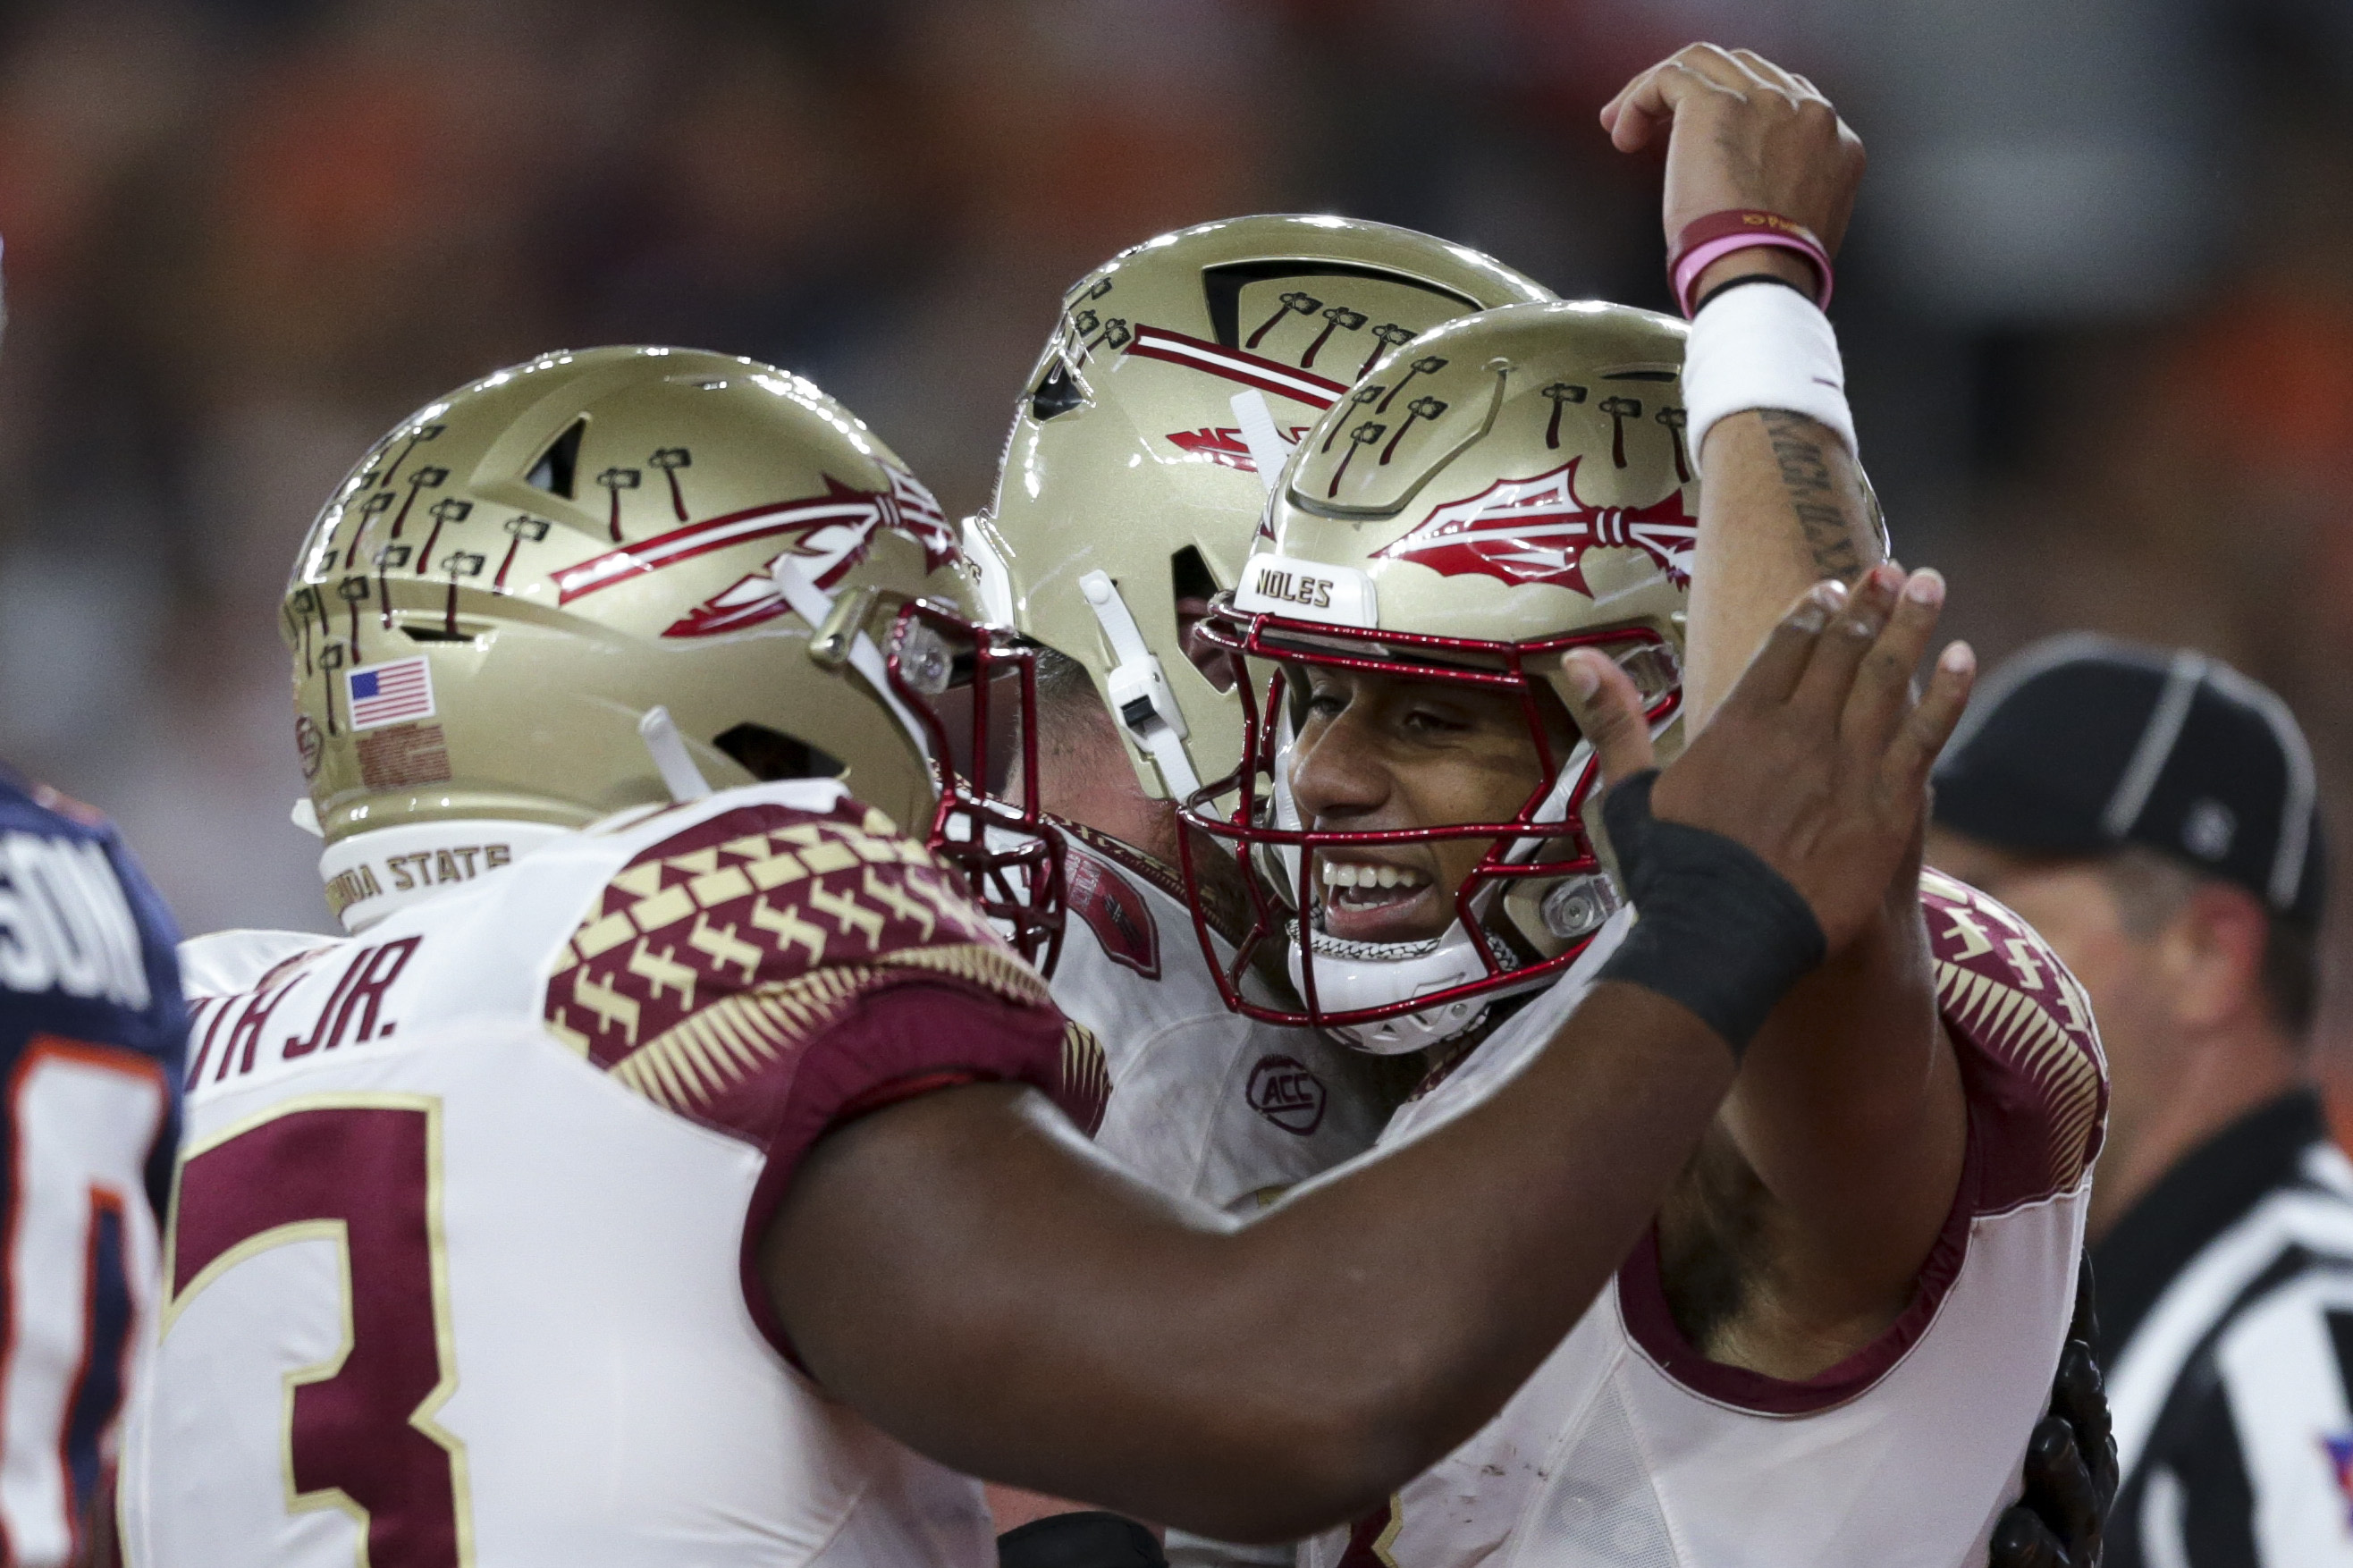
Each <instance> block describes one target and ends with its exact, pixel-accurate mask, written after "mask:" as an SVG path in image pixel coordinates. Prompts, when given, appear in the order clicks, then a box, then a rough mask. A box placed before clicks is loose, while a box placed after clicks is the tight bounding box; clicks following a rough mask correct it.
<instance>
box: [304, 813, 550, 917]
mask: <svg viewBox="0 0 2353 1568" xmlns="http://www.w3.org/2000/svg"><path fill="white" fill-rule="evenodd" d="M568 831H570V830H569V829H567V828H562V827H557V826H554V825H553V824H551V823H545V822H506V821H498V820H491V819H484V820H479V821H474V820H466V819H459V820H457V821H453V822H411V823H404V824H402V825H401V826H398V827H379V828H377V829H375V831H374V832H371V833H355V834H353V835H352V836H351V837H349V838H345V839H341V840H339V841H337V842H335V843H333V844H330V845H328V846H327V848H326V852H325V853H324V854H322V855H321V856H320V857H319V876H320V878H321V879H322V880H323V881H324V882H325V883H326V884H327V901H328V902H329V903H330V904H332V905H333V906H335V914H336V918H337V919H339V920H341V921H343V929H344V930H345V931H349V932H351V933H352V934H353V935H354V936H356V935H358V934H359V933H360V932H361V931H365V930H367V928H368V927H370V926H372V925H374V924H375V922H376V921H380V920H382V919H384V917H385V916H386V915H388V914H391V913H392V912H393V911H394V910H402V909H406V908H407V907H408V906H409V905H411V904H415V903H421V902H423V901H424V900H427V899H429V898H431V897H433V896H434V895H435V894H437V893H440V892H445V891H447V890H448V889H451V888H454V887H458V886H460V885H462V884H465V883H470V882H471V881H473V880H474V879H476V878H478V877H486V876H489V875H490V874H491V872H493V871H497V870H501V869H503V868H506V867H508V866H512V865H513V864H514V863H515V862H516V861H518V860H520V859H522V858H523V857H524V856H526V855H528V854H530V853H531V852H532V851H533V850H534V849H537V848H539V847H541V846H543V845H544V844H547V843H548V842H550V841H551V840H554V839H557V838H561V837H564V836H565V834H566V833H567V832H568Z"/></svg>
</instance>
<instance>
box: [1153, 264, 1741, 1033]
mask: <svg viewBox="0 0 2353 1568" xmlns="http://www.w3.org/2000/svg"><path fill="white" fill-rule="evenodd" d="M1683 333H1684V327H1683V323H1682V322H1680V321H1673V320H1672V319H1670V318H1667V317H1664V316H1657V315H1653V314H1651V312H1649V311H1646V310H1630V309H1627V308H1625V307H1622V306H1617V305H1606V304H1599V303H1568V302H1554V303H1550V304H1532V305H1514V306H1508V307H1505V308H1503V309H1500V310H1489V311H1486V312H1483V313H1482V314H1480V315H1475V316H1469V317H1465V318H1462V319H1461V320H1458V321H1450V322H1447V323H1446V324H1445V325H1443V326H1440V327H1438V328H1436V329H1434V330H1432V331H1429V332H1427V333H1425V334H1423V335H1422V336H1420V337H1419V338H1417V339H1415V340H1414V341H1413V342H1410V343H1408V344H1405V345H1403V346H1401V347H1399V348H1398V349H1397V350H1396V351H1395V352H1394V353H1390V354H1388V356H1387V357H1385V358H1384V359H1382V360H1381V361H1380V362H1379V363H1377V364H1375V365H1374V366H1373V367H1372V369H1371V370H1370V371H1369V372H1368V373H1367V374H1366V375H1365V376H1364V378H1363V379H1362V380H1360V381H1359V382H1358V383H1357V384H1356V386H1355V387H1354V388H1353V389H1352V390H1351V391H1350V392H1349V393H1348V394H1347V395H1345V397H1344V398H1342V399H1341V400H1340V401H1338V402H1337V403H1335V405H1333V407H1332V408H1330V409H1329V410H1327V411H1326V412H1325V413H1324V416H1322V417H1321V418H1319V419H1318V420H1317V421H1316V422H1315V424H1314V426H1313V427H1311V428H1310V429H1309V430H1308V432H1307V435H1306V439H1305V442H1304V443H1303V447H1302V448H1301V450H1300V452H1299V455H1298V457H1297V458H1296V459H1295V460H1294V462H1293V465H1292V466H1291V468H1289V469H1287V470H1286V479H1287V482H1286V484H1285V486H1284V488H1283V489H1282V493H1281V494H1280V495H1279V496H1277V497H1276V498H1275V500H1274V501H1273V504H1272V506H1271V509H1270V515H1269V521H1270V524H1271V529H1270V537H1268V538H1266V539H1264V540H1262V541H1261V544H1260V548H1259V550H1258V552H1256V553H1254V554H1252V555H1251V557H1250V560H1249V562H1248V563H1245V565H1244V566H1243V568H1242V571H1241V573H1240V578H1239V580H1238V581H1237V582H1236V584H1235V585H1234V588H1233V591H1232V593H1231V595H1229V597H1228V598H1227V599H1225V600H1222V601H1220V603H1219V606H1218V608H1217V609H1216V610H1215V611H1214V612H1213V613H1212V615H1211V616H1210V617H1209V619H1208V622H1207V623H1205V625H1204V626H1203V635H1204V637H1206V638H1207V639H1208V640H1209V641H1211V642H1212V643H1214V644H1216V645H1217V646H1219V647H1223V648H1224V649H1226V650H1227V655H1228V658H1229V662H1230V666H1231V668H1232V669H1233V670H1234V671H1235V673H1236V676H1237V678H1238V679H1237V681H1236V690H1237V692H1238V694H1239V702H1238V706H1239V708H1240V712H1241V715H1242V723H1241V725H1240V731H1241V734H1242V737H1243V739H1242V744H1241V749H1242V750H1243V751H1244V752H1245V754H1246V755H1247V756H1248V757H1249V758H1250V767H1249V769H1248V770H1246V771H1245V772H1244V773H1243V774H1242V778H1241V781H1240V792H1239V795H1238V796H1237V797H1236V799H1235V801H1234V802H1233V803H1231V804H1230V805H1211V804H1208V803H1207V802H1203V803H1199V804H1197V805H1193V806H1191V807H1188V808H1187V810H1186V811H1185V813H1184V816H1185V820H1186V821H1187V823H1189V824H1190V825H1191V826H1195V827H1198V828H1199V829H1201V830H1202V831H1203V832H1205V833H1207V834H1208V835H1210V836H1211V837H1212V838H1214V839H1216V840H1218V841H1219V843H1220V844H1221V845H1222V846H1223V847H1224V848H1225V849H1226V850H1227V851H1228V852H1229V853H1231V854H1232V855H1233V857H1234V858H1236V859H1237V860H1238V861H1240V862H1241V863H1242V865H1243V867H1244V868H1245V869H1246V870H1247V869H1250V868H1255V869H1256V870H1257V871H1258V872H1259V873H1260V875H1259V876H1258V877H1257V878H1256V879H1253V880H1252V881H1251V884H1250V885H1251V896H1252V898H1253V900H1254V903H1255V910H1254V916H1253V922H1252V928H1251V930H1250V934H1249V936H1248V937H1247V938H1246V939H1245V940H1244V941H1243V942H1242V943H1241V944H1240V947H1239V949H1238V950H1237V951H1236V952H1235V954H1234V956H1233V957H1232V959H1231V960H1229V961H1220V960H1219V958H1218V956H1217V954H1216V952H1215V950H1214V949H1212V948H1210V947H1209V945H1208V938H1207V932H1206V931H1204V933H1203V941H1204V948H1205V951H1208V952H1210V963H1211V967H1212V968H1214V969H1218V970H1219V971H1220V972H1221V984H1223V985H1224V986H1225V989H1226V994H1227V1000H1228V1002H1229V1005H1233V1006H1236V1007H1238V1008H1239V1009H1240V1010H1241V1011H1243V1012H1245V1013H1248V1014H1250V1015H1251V1016H1256V1017H1264V1018H1268V1019H1271V1020H1275V1021H1279V1022H1282V1023H1289V1024H1298V1025H1309V1026H1316V1027H1321V1028H1325V1029H1329V1030H1331V1031H1332V1032H1334V1033H1335V1034H1336V1035H1338V1036H1339V1037H1342V1038H1344V1039H1345V1040H1347V1041H1349V1042H1350V1043H1351V1044H1354V1045H1356V1046H1358V1047H1361V1048H1364V1049H1366V1050H1371V1051H1376V1052H1381V1053H1393V1052H1402V1051H1407V1050H1413V1049H1418V1048H1419V1047H1425V1046H1430V1045H1434V1044H1438V1043H1440V1042H1442V1041H1445V1040H1447V1039H1449V1038H1451V1037H1455V1036H1457V1035H1460V1034H1461V1033H1463V1032H1465V1031H1466V1030H1468V1029H1470V1028H1472V1026H1475V1025H1477V1024H1478V1023H1479V1022H1480V1020H1481V1019H1482V1017H1483V1016H1485V1014H1486V1012H1487V1010H1488V1007H1489V1005H1490V1004H1491V1003H1492V1001H1493V999H1495V998H1496V997H1497V996H1499V995H1503V994H1510V993H1512V992H1515V991H1520V990H1526V989H1531V988H1533V987H1535V986H1537V985H1540V984H1545V983H1546V982H1547V981H1549V980H1550V979H1552V978H1553V977H1554V976H1555V975H1556V974H1557V973H1559V972H1560V971H1561V970H1562V969H1564V968H1566V967H1567V965H1568V964H1569V963H1571V962H1572V961H1573V960H1574V959H1575V957H1576V955H1577V952H1580V951H1581V950H1582V949H1583V947H1584V946H1585V944H1586V943H1587V942H1588V941H1589V940H1590V939H1591V938H1592V936H1593V934H1594V932H1595V931H1599V929H1600V927H1601V925H1602V923H1603V921H1605V920H1606V919H1607V918H1608V917H1609V914H1610V912H1611V911H1612V910H1614V909H1615V908H1616V907H1617V899H1616V895H1615V894H1614V893H1613V892H1612V890H1611V889H1610V885H1609V879H1608V878H1607V877H1606V875H1605V874H1604V872H1603V870H1602V867H1601V863H1600V860H1599V858H1598V857H1597V855H1596V853H1595V850H1594V838H1593V835H1592V832H1591V830H1590V826H1589V825H1588V822H1587V821H1586V817H1587V816H1588V810H1589V808H1592V807H1594V806H1595V805H1597V804H1598V800H1597V796H1598V792H1597V790H1596V787H1595V785H1596V778H1597V775H1596V772H1595V769H1594V765H1593V759H1592V753H1591V748H1590V747H1589V746H1588V745H1586V744H1585V743H1584V742H1581V741H1579V740H1577V739H1576V737H1575V728H1574V725H1573V724H1570V723H1568V721H1567V710H1566V708H1565V707H1564V706H1563V705H1562V704H1561V703H1560V701H1559V700H1558V697H1557V695H1556V693H1555V692H1554V690H1553V689H1552V688H1551V685H1550V679H1551V677H1552V676H1553V675H1555V674H1556V673H1557V671H1558V669H1559V666H1560V656H1561V654H1562V653H1563V652H1564V651H1566V650H1567V649H1568V648H1570V647H1579V646H1599V647H1606V648H1608V649H1610V650H1611V651H1612V652H1613V653H1615V654H1616V656H1617V657H1618V658H1620V662H1621V663H1622V664H1624V665H1625V667H1626V668H1627V669H1628V671H1629V673H1630V674H1631V675H1633V676H1634V678H1635V682H1636V684H1637V686H1638V687H1639V688H1641V690H1642V691H1643V693H1644V695H1645V696H1646V697H1647V698H1648V699H1649V700H1650V704H1651V706H1650V716H1651V722H1652V724H1653V726H1654V727H1655V728H1656V729H1657V730H1658V731H1660V732H1661V733H1662V738H1663V737H1664V735H1665V731H1666V730H1667V728H1668V726H1669V725H1670V724H1671V723H1672V721H1673V720H1674V717H1675V714H1676V712H1677V710H1678V708H1679V706H1680V703H1681V689H1680V672H1679V671H1680V667H1679V663H1678V656H1679V653H1680V650H1681V647H1682V644H1683V616H1684V609H1685V605H1686V604H1687V602H1688V597H1689V586H1690V581H1691V566H1692V554H1693V551H1694V546H1695V544H1696V542H1697V535H1698V523H1697V511H1698V489H1697V484H1696V478H1697V476H1696V471H1695V465H1694V461H1693V458H1692V456H1691V454H1690V453H1689V452H1688V451H1687V450H1686V449H1685V447H1684V445H1683V396H1682V393H1681V391H1680V390H1679V378H1680V375H1681V373H1682V364H1683ZM1317 665H1324V666H1327V667H1335V668H1349V669H1355V670H1359V671H1370V672H1373V673H1376V674H1380V675H1387V676H1393V677H1396V678H1398V679H1405V680H1410V681H1431V682H1437V683H1440V684H1444V685H1451V686H1454V687H1457V688H1466V689H1478V690H1483V691H1488V692H1494V693H1501V694H1504V695H1506V696H1509V697H1512V698H1514V699H1515V700H1517V703H1518V706H1519V709H1520V712H1521V715H1522V717H1523V719H1524V720H1525V722H1526V724H1527V727H1528V731H1529V741H1530V744H1531V746H1532V747H1533V749H1534V756H1535V759H1536V760H1537V762H1538V763H1539V764H1540V766H1539V769H1538V773H1539V777H1540V782H1539V783H1538V784H1537V785H1536V787H1535V789H1534V790H1533V791H1532V792H1531V793H1530V794H1529V795H1527V797H1526V798H1525V800H1524V801H1522V802H1521V803H1520V805H1519V806H1518V809H1517V811H1516V812H1515V813H1514V814H1513V815H1512V816H1510V817H1509V819H1508V820H1503V821H1495V822H1487V823H1472V824H1430V825H1426V826H1419V827H1413V828H1404V829H1394V830H1382V831H1366V832H1349V831H1335V830H1331V829H1328V828H1324V827H1320V826H1318V825H1317V824H1315V823H1312V822H1303V821H1302V820H1301V814H1300V810H1299V807H1298V805H1297V803H1296V802H1295V800H1294V799H1293V793H1292V788H1291V783H1290V769H1291V750H1292V742H1293V735H1294V734H1295V733H1296V732H1297V730H1298V728H1299V726H1300V725H1302V724H1303V722H1304V721H1305V709H1304V703H1305V699H1306V681H1305V675H1306V672H1307V670H1308V669H1309V668H1311V667H1314V666H1317ZM1251 668H1257V669H1259V670H1261V671H1271V674H1269V675H1267V676H1266V678H1265V679H1266V684H1265V685H1264V687H1263V688H1262V689H1253V688H1252V684H1251V681H1250V677H1249V671H1250V669H1251ZM1564 733H1566V735H1567V737H1568V739H1567V743H1566V744H1564V743H1563V742H1562V740H1561V736H1562V735H1563V734H1564ZM1463 838H1474V839H1480V840H1485V841H1487V842H1488V844H1489V847H1488V849H1487V850H1486V852H1485V854H1484V856H1483V858H1482V859H1481V860H1480V862H1479V863H1478V865H1477V867H1476V868H1474V869H1473V870H1472V872H1471V873H1470V874H1469V875H1468V876H1467V877H1466V878H1465V879H1464V880H1463V881H1462V883H1461V886H1460V887H1459V888H1457V889H1453V891H1452V896H1451V910H1452V919H1451V924H1450V925H1448V926H1447V928H1446V929H1445V930H1444V931H1443V932H1442V933H1441V934H1440V935H1438V936H1435V937H1432V938H1430V939H1429V940H1427V941H1421V942H1350V941H1343V940H1341V939H1339V938H1337V937H1335V936H1333V935H1331V934H1329V933H1328V932H1327V931H1325V930H1324V929H1323V924H1322V921H1323V912H1324V900H1326V899H1329V898H1331V897H1333V896H1334V893H1335V886H1336V887H1337V888H1340V889H1350V888H1356V887H1361V886H1364V885H1365V884H1364V883H1363V882H1360V881H1358V880H1356V879H1357V877H1358V876H1359V875H1360V865H1359V863H1362V866H1363V868H1371V869H1377V867H1374V866H1373V865H1372V863H1373V862H1379V861H1381V859H1382V857H1381V856H1380V855H1379V854H1378V853H1374V854H1371V855H1367V856H1359V857H1357V858H1356V860H1354V861H1352V860H1350V859H1349V858H1348V857H1347V856H1345V854H1341V853H1338V852H1340V851H1345V850H1348V849H1375V850H1377V847H1380V846H1393V845H1401V844H1430V843H1433V842H1436V841H1438V840H1441V839H1445V840H1459V839H1463ZM1180 842H1184V843H1185V847H1186V851H1187V853H1186V859H1187V868H1186V869H1187V876H1188V878H1192V877H1194V876H1195V875H1196V874H1197V873H1198V872H1200V871H1202V870H1203V869H1205V868H1204V867H1203V866H1201V865H1198V864H1197V863H1196V862H1197V859H1198V856H1197V854H1196V852H1195V850H1194V848H1193V847H1192V846H1191V844H1190V843H1189V842H1186V841H1184V840H1180ZM1203 853H1214V851H1205V852H1203ZM1379 885H1380V887H1382V888H1385V889H1386V888H1388V887H1390V886H1391V885H1392V884H1391V883H1389V882H1382V883H1380V884H1379ZM1445 892H1446V889H1442V888H1441V889H1438V890H1437V896H1440V897H1443V896H1444V894H1445ZM1274 943H1282V944H1284V945H1286V946H1287V947H1288V948H1289V950H1290V951H1289V961H1290V967H1291V972H1292V976H1293V983H1294V985H1295V988H1296V990H1297V992H1298V994H1299V995H1300V997H1301V998H1302V1002H1303V1005H1301V1006H1299V1007H1297V1008H1290V1007H1275V1006H1269V1005H1262V1004H1261V1003H1258V1002H1255V1001H1253V1000H1251V999H1250V997H1249V996H1247V995H1245V994H1244V993H1243V990H1242V988H1241V986H1240V978H1241V976H1242V975H1243V973H1245V972H1246V971H1247V969H1248V967H1249V965H1250V963H1251V962H1252V960H1253V958H1254V957H1258V956H1262V955H1264V954H1266V953H1267V952H1268V951H1269V947H1270V944H1274Z"/></svg>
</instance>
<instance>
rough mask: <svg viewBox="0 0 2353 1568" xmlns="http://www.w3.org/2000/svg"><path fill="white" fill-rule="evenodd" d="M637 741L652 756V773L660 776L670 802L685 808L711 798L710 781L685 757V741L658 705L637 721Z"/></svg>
mask: <svg viewBox="0 0 2353 1568" xmlns="http://www.w3.org/2000/svg"><path fill="white" fill-rule="evenodd" d="M638 739H639V740H641V741H643V742H645V743H646V750H647V751H649V752H651V753H653V759H654V770H655V771H656V772H657V773H660V774H661V781H662V787H663V788H664V789H666V790H668V791H670V799H671V800H672V801H674V802H676V803H677V804H678V805H688V804H689V803H691V802H693V801H698V800H702V799H703V798H705V797H706V796H708V795H710V794H711V784H710V781H709V780H707V779H705V778H704V777H703V776H702V769H701V768H698V767H696V766H695V765H694V759H693V758H692V757H691V756H689V755H688V754H687V751H686V741H685V739H684V737H682V736H681V735H680V734H679V732H678V726H677V725H676V724H675V723H673V722H671V721H670V710H669V709H667V708H665V707H663V706H662V705H661V704H660V703H659V702H657V703H655V704H654V705H653V706H652V707H651V708H649V709H647V710H646V711H645V716H644V717H643V718H641V719H639V720H638Z"/></svg>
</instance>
